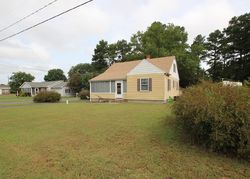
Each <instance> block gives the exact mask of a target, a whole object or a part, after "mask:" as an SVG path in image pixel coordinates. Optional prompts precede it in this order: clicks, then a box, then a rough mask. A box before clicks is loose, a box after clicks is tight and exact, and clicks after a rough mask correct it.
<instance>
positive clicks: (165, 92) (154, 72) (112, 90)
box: [90, 56, 180, 102]
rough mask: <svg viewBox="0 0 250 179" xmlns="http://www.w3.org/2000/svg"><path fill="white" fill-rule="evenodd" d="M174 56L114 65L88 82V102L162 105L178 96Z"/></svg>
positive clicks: (177, 77) (177, 76) (176, 69)
mask: <svg viewBox="0 0 250 179" xmlns="http://www.w3.org/2000/svg"><path fill="white" fill-rule="evenodd" d="M179 94H180V92H179V74H178V68H177V63H176V59H175V57H174V56H170V57H161V58H153V59H149V58H147V59H144V60H137V61H129V62H120V63H114V64H113V65H111V66H110V67H109V68H108V69H107V70H106V71H105V72H104V73H102V74H100V75H98V76H96V77H95V78H92V79H91V80H90V100H91V101H98V100H100V99H105V100H121V99H123V100H127V101H162V102H166V101H167V99H169V98H170V97H171V98H174V97H175V96H179Z"/></svg>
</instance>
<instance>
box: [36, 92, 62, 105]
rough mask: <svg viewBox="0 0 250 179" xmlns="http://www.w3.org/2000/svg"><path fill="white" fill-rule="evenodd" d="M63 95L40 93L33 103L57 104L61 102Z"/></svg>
mask: <svg viewBox="0 0 250 179" xmlns="http://www.w3.org/2000/svg"><path fill="white" fill-rule="evenodd" d="M60 99H61V95H60V94H59V93H57V92H54V91H43V92H40V93H38V94H37V95H36V96H35V97H34V98H33V101H34V102H35V103H55V102H58V101H60Z"/></svg>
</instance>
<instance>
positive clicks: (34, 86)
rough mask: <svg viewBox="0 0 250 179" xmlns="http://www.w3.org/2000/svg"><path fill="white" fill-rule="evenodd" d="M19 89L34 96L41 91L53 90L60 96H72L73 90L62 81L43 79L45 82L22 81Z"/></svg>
mask: <svg viewBox="0 0 250 179" xmlns="http://www.w3.org/2000/svg"><path fill="white" fill-rule="evenodd" d="M20 89H21V91H22V92H24V93H28V94H30V96H35V95H37V94H38V93H39V92H42V91H55V92H57V93H59V94H61V96H73V95H74V92H73V90H72V89H71V88H70V87H68V86H67V82H64V81H45V82H24V83H23V84H22V85H21V86H20Z"/></svg>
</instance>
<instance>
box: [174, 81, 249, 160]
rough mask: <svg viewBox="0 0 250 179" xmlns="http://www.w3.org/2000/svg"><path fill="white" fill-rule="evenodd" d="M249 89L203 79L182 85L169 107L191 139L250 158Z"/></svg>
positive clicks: (228, 152)
mask: <svg viewBox="0 0 250 179" xmlns="http://www.w3.org/2000/svg"><path fill="white" fill-rule="evenodd" d="M249 92H250V91H249V88H245V87H230V86H222V84H212V83H209V82H203V83H202V84H200V85H197V86H193V87H190V88H188V89H186V90H185V91H184V92H183V94H182V96H181V97H180V98H178V100H177V101H176V103H175V104H174V106H173V107H174V111H175V114H176V116H177V120H178V121H179V122H180V123H181V124H182V125H183V127H184V129H186V132H187V133H188V134H190V136H191V138H192V140H193V141H194V142H195V143H197V144H201V145H204V146H206V147H207V148H209V149H212V150H213V151H217V152H222V153H225V154H235V155H238V156H244V157H245V158H247V160H250V93H249Z"/></svg>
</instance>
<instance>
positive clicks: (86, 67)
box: [68, 63, 94, 77]
mask: <svg viewBox="0 0 250 179" xmlns="http://www.w3.org/2000/svg"><path fill="white" fill-rule="evenodd" d="M92 72H94V67H93V65H91V64H89V63H79V64H77V65H75V66H72V67H71V68H70V70H69V72H68V75H69V77H71V76H72V75H73V74H75V73H79V74H86V73H92Z"/></svg>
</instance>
